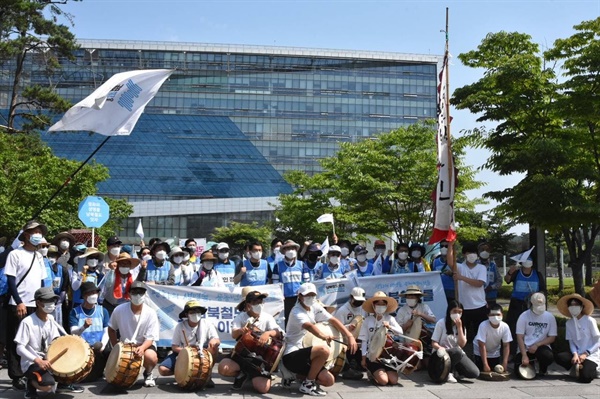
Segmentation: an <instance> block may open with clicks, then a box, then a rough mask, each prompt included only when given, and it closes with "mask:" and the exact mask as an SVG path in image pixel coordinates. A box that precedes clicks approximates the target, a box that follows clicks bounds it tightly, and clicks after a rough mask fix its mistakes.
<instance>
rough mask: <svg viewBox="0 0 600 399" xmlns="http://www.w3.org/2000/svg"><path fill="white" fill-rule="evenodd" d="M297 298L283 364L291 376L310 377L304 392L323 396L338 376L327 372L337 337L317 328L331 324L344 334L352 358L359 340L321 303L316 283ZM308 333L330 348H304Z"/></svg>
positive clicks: (300, 290) (287, 245)
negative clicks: (325, 388)
mask: <svg viewBox="0 0 600 399" xmlns="http://www.w3.org/2000/svg"><path fill="white" fill-rule="evenodd" d="M292 243H293V241H292ZM283 245H284V249H285V248H290V241H286V243H285V244H283ZM296 294H297V296H298V300H297V302H296V304H295V305H294V307H293V309H292V311H291V313H290V316H289V320H288V319H287V318H286V321H288V324H287V327H286V336H285V341H286V347H285V351H284V353H283V357H282V359H281V364H283V367H285V368H286V369H287V370H289V371H290V372H292V373H296V374H298V375H301V376H305V377H306V379H305V380H304V381H302V383H301V384H300V392H302V393H304V394H307V395H311V396H323V395H326V392H325V391H323V390H322V389H321V387H320V385H323V386H326V387H328V386H331V385H333V384H334V383H335V378H334V376H333V375H332V374H331V373H330V372H329V371H328V370H325V369H324V368H323V366H324V365H325V363H326V362H327V358H328V356H329V351H330V349H329V343H330V342H331V340H332V339H333V337H331V336H324V334H323V333H322V332H321V330H319V329H318V328H317V327H316V326H315V324H316V323H320V322H325V321H327V322H329V324H330V325H331V326H333V327H334V328H336V329H337V330H338V331H339V332H341V333H342V335H343V336H344V337H345V338H344V341H345V342H346V343H347V348H348V352H349V353H350V354H353V353H355V352H356V350H357V345H356V340H355V339H354V336H353V335H352V333H351V332H350V331H348V329H347V328H346V327H345V326H344V325H343V324H342V323H341V322H340V321H339V320H338V319H336V318H335V317H333V316H332V315H331V314H330V313H329V312H327V310H325V308H323V306H322V305H321V304H320V303H319V302H318V301H317V288H316V287H315V285H314V284H313V283H308V282H307V283H304V284H302V285H300V286H299V287H298V291H297V292H296ZM308 332H310V333H312V334H313V335H314V336H315V337H317V338H320V339H321V340H323V341H327V344H326V345H316V346H311V347H307V348H304V347H303V340H304V336H305V335H306V334H307V333H308ZM281 364H280V367H281ZM289 383H290V382H289V381H285V380H284V381H282V384H283V385H284V386H289Z"/></svg>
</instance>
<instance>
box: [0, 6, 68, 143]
mask: <svg viewBox="0 0 600 399" xmlns="http://www.w3.org/2000/svg"><path fill="white" fill-rule="evenodd" d="M74 1H78V0H74ZM66 2H67V0H63V1H43V0H42V1H29V0H7V1H3V2H2V10H0V39H1V40H0V62H3V63H6V62H12V63H14V66H11V69H13V70H14V75H13V76H12V85H11V88H10V94H9V96H10V102H9V110H8V119H7V127H8V132H13V131H14V129H15V121H16V119H17V118H23V119H24V120H25V121H26V122H25V123H24V124H23V125H22V126H21V129H23V130H25V131H29V130H32V129H44V128H46V127H47V126H48V125H49V124H50V121H51V113H53V112H64V111H66V110H67V109H68V108H69V102H68V101H66V100H64V99H63V98H62V97H60V96H59V95H57V94H56V93H55V92H54V90H53V88H52V87H44V86H40V85H37V84H33V83H32V82H35V80H36V78H35V74H40V75H46V76H48V77H51V76H53V75H54V73H55V72H56V70H57V69H58V68H59V62H58V59H59V57H64V58H67V59H72V58H73V51H74V50H75V49H76V48H77V45H76V42H75V36H74V35H73V34H72V33H71V32H70V31H69V28H68V27H67V26H66V25H62V24H59V23H58V18H59V17H63V18H65V19H66V20H67V21H68V22H71V16H70V15H69V14H66V13H64V12H63V11H62V10H61V9H60V6H59V5H60V4H65V3H66ZM28 61H31V62H32V63H33V64H34V65H35V67H34V68H33V69H34V72H32V74H31V75H26V74H25V72H24V69H25V68H24V66H25V64H26V62H28ZM42 110H44V111H45V112H42ZM48 111H49V112H50V114H49V113H48Z"/></svg>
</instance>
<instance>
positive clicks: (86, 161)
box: [31, 136, 112, 219]
mask: <svg viewBox="0 0 600 399" xmlns="http://www.w3.org/2000/svg"><path fill="white" fill-rule="evenodd" d="M111 137H112V136H107V137H106V138H105V139H104V141H102V143H100V145H99V146H98V147H96V149H95V150H94V152H92V153H91V154H90V156H89V157H87V159H86V160H85V161H83V162H82V163H81V164H80V165H79V167H78V168H77V170H75V172H73V173H71V175H70V176H69V177H68V178H67V180H65V182H64V183H63V184H62V186H60V187H59V188H58V190H56V191H55V192H54V194H52V196H51V197H50V198H49V199H48V201H46V202H45V203H44V205H42V206H41V207H40V209H39V210H38V211H37V212H36V213H35V214H34V215H33V217H32V218H31V219H36V218H37V217H38V216H40V213H42V211H43V210H44V209H45V208H46V207H47V206H48V204H50V202H52V200H53V199H54V198H56V196H57V195H58V194H60V192H61V191H62V190H63V189H64V188H65V187H67V185H68V184H69V183H70V182H71V180H73V178H74V177H75V175H76V174H77V173H79V171H80V170H81V169H82V168H83V167H84V166H85V165H86V164H87V163H88V162H89V161H90V159H92V157H93V156H94V155H96V153H97V152H98V150H100V148H102V146H104V144H106V142H107V141H108V139H110V138H111Z"/></svg>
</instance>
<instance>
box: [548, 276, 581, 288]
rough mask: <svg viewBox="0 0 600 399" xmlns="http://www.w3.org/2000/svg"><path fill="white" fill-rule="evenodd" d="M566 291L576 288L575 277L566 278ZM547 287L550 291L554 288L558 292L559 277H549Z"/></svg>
mask: <svg viewBox="0 0 600 399" xmlns="http://www.w3.org/2000/svg"><path fill="white" fill-rule="evenodd" d="M564 284H565V289H567V288H573V287H575V284H574V283H573V277H565V278H564ZM546 285H547V286H548V289H551V288H554V289H557V290H558V277H548V279H547V280H546Z"/></svg>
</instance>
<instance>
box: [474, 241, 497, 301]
mask: <svg viewBox="0 0 600 399" xmlns="http://www.w3.org/2000/svg"><path fill="white" fill-rule="evenodd" d="M477 251H478V253H479V261H480V262H481V264H482V265H484V266H485V268H486V269H487V281H486V282H485V299H486V301H487V303H488V305H490V306H492V305H495V304H496V299H497V298H498V290H499V289H500V287H502V275H501V274H500V270H499V269H498V266H497V265H496V262H494V261H493V260H491V259H490V255H491V251H492V247H491V246H490V244H488V243H487V242H482V243H481V244H479V245H478V246H477Z"/></svg>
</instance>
